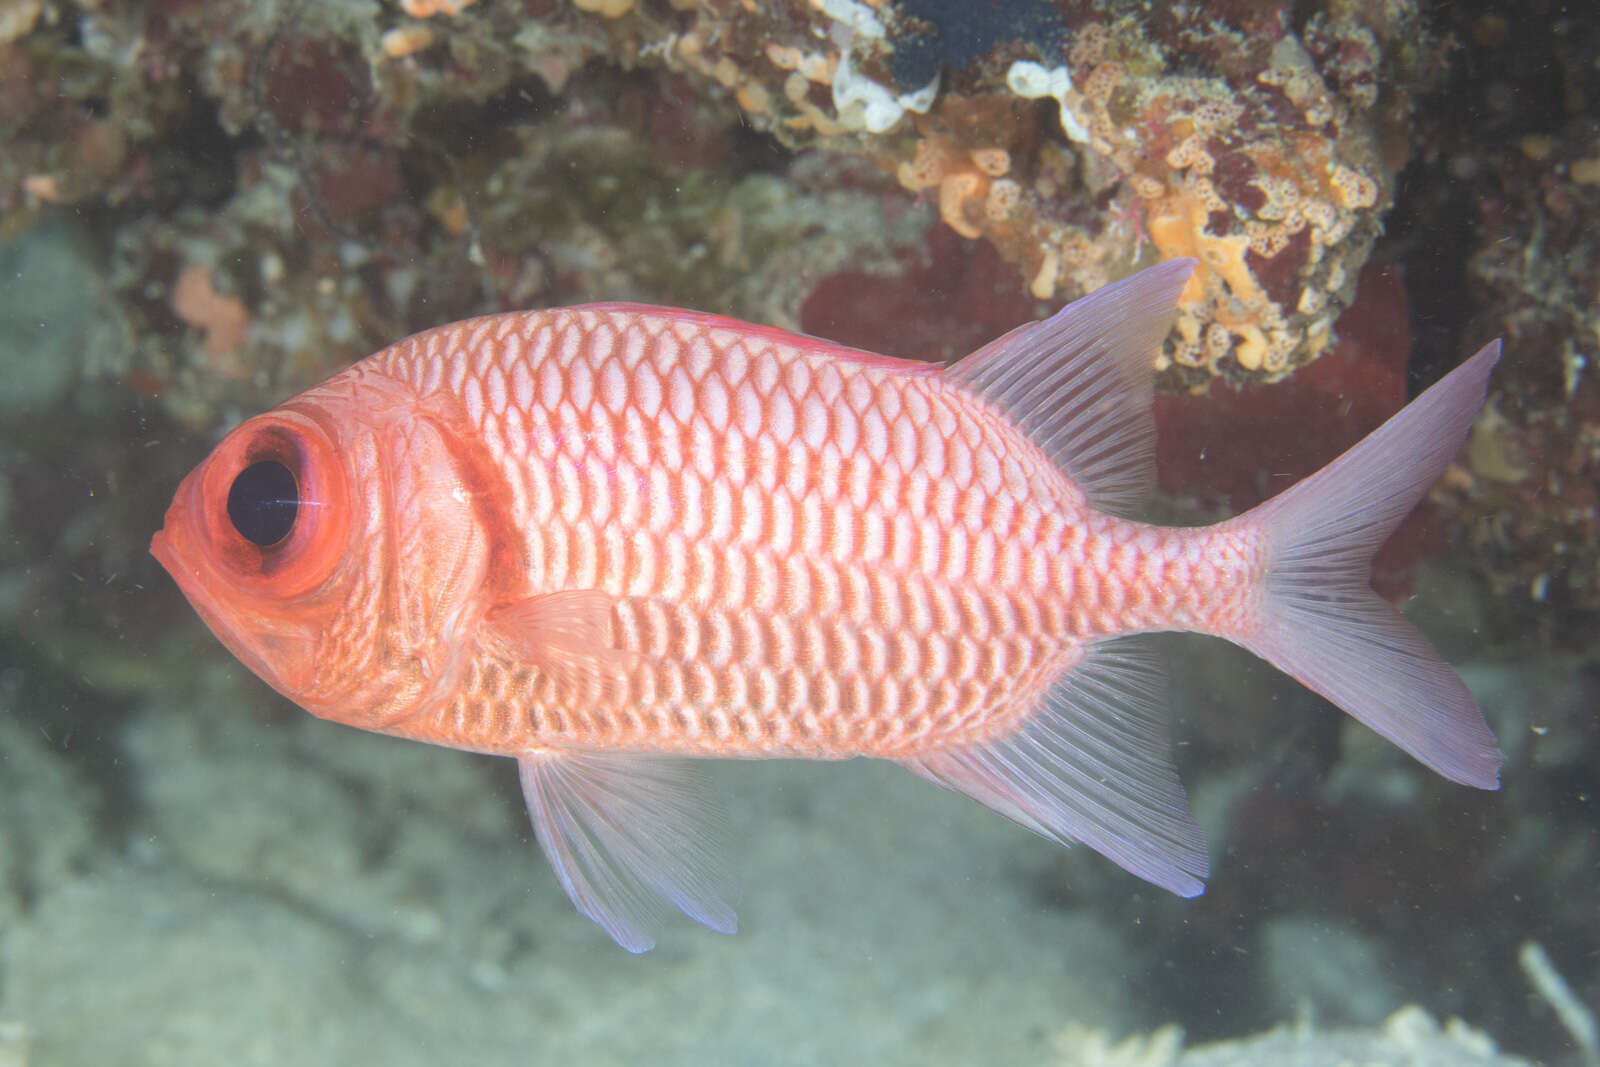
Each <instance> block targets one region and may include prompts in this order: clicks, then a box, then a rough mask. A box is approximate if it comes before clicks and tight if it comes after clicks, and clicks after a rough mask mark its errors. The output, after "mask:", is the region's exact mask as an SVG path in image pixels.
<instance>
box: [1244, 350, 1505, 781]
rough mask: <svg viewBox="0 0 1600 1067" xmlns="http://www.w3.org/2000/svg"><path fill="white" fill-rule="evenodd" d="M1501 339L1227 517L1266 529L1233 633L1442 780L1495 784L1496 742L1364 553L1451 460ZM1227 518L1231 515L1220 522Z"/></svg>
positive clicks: (1376, 545)
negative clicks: (1270, 494) (1244, 625)
mask: <svg viewBox="0 0 1600 1067" xmlns="http://www.w3.org/2000/svg"><path fill="white" fill-rule="evenodd" d="M1499 358H1500V342H1499V341H1495V342H1494V343H1493V344H1490V345H1488V346H1486V347H1485V348H1484V349H1483V350H1482V351H1480V352H1478V354H1477V355H1475V356H1473V357H1472V358H1471V359H1469V360H1467V361H1466V362H1465V363H1463V364H1462V365H1461V366H1460V367H1457V368H1456V369H1455V370H1454V371H1451V372H1450V373H1449V374H1448V375H1446V376H1445V377H1444V378H1443V379H1442V380H1441V381H1439V383H1438V384H1436V385H1435V386H1433V388H1431V389H1429V390H1428V391H1427V392H1425V393H1423V394H1422V395H1421V396H1419V397H1418V398H1417V399H1416V400H1414V401H1412V402H1411V403H1410V404H1409V405H1407V406H1406V407H1405V409H1404V410H1402V411H1401V412H1400V413H1399V414H1397V415H1395V416H1394V417H1393V418H1391V419H1390V420H1389V421H1388V422H1386V423H1384V424H1383V425H1382V426H1380V427H1379V428H1378V429H1376V430H1374V431H1373V432H1372V433H1371V434H1370V435H1368V436H1367V437H1366V439H1365V440H1363V441H1362V442H1361V443H1360V444H1358V445H1356V446H1355V447H1354V448H1352V449H1350V451H1348V452H1346V453H1345V454H1344V455H1342V456H1340V457H1339V458H1338V459H1336V460H1334V461H1333V462H1332V463H1330V464H1329V465H1328V466H1326V467H1324V468H1323V469H1322V470H1320V471H1318V472H1317V473H1316V474H1313V475H1312V476H1311V477H1309V478H1307V479H1306V480H1305V481H1303V482H1300V483H1299V484H1298V485H1296V486H1294V487H1293V488H1292V489H1290V490H1288V491H1287V492H1285V493H1283V494H1281V495H1279V496H1277V497H1274V498H1273V499H1271V500H1269V501H1267V502H1266V503H1265V504H1262V505H1261V506H1260V507H1258V508H1256V509H1255V510H1253V511H1250V512H1247V513H1246V514H1244V515H1241V516H1240V517H1239V518H1237V519H1234V520H1232V521H1233V523H1241V524H1258V525H1260V526H1261V527H1262V529H1263V530H1264V532H1265V534H1266V538H1267V546H1268V547H1267V552H1268V562H1267V574H1266V578H1265V582H1264V596H1263V597H1262V606H1261V611H1260V625H1259V628H1258V629H1257V630H1256V631H1255V632H1254V633H1251V634H1247V635H1243V636H1236V635H1231V634H1224V635H1223V636H1227V637H1232V638H1233V639H1234V640H1236V641H1238V642H1239V643H1240V644H1242V645H1244V646H1245V647H1246V648H1248V649H1250V650H1251V651H1252V652H1254V653H1256V654H1257V655H1259V656H1261V657H1263V658H1264V659H1266V660H1268V661H1269V662H1271V663H1272V664H1273V665H1274V666H1276V667H1278V668H1279V669H1280V670H1283V671H1286V672H1287V673H1289V674H1291V675H1293V676H1294V677H1295V678H1296V679H1298V680H1299V681H1300V682H1301V683H1302V684H1304V685H1305V686H1307V687H1308V688H1310V689H1312V690H1315V691H1316V692H1318V693H1320V694H1322V695H1323V696H1324V697H1326V698H1328V699H1329V700H1330V701H1332V702H1333V703H1335V704H1337V705H1338V706H1339V707H1341V708H1343V709H1344V710H1345V711H1346V712H1348V713H1349V714H1351V715H1353V716H1354V717H1355V718H1357V719H1359V720H1360V721H1361V722H1363V723H1366V724H1367V725H1368V726H1370V727H1371V728H1372V729H1374V730H1376V731H1377V732H1378V733H1380V734H1382V735H1383V736H1384V737H1387V738H1388V739H1389V740H1390V741H1393V742H1394V743H1395V744H1397V745H1399V746H1400V747H1401V748H1403V749H1405V750H1406V751H1407V752H1409V753H1411V754H1412V755H1413V756H1415V757H1416V758H1417V759H1419V760H1421V761H1422V762H1423V763H1425V764H1427V765H1428V766H1429V767H1432V768H1433V769H1434V770H1436V771H1438V772H1439V773H1440V774H1442V775H1444V776H1445V777H1446V778H1449V779H1451V780H1452V781H1456V782H1461V783H1463V784H1465V785H1472V786H1477V787H1479V788H1481V789H1497V788H1499V785H1500V780H1499V772H1500V750H1499V748H1498V747H1497V746H1496V744H1495V738H1494V734H1493V733H1491V732H1490V730H1489V726H1488V724H1487V723H1485V722H1484V720H1483V714H1482V712H1480V711H1479V710H1478V705H1477V703H1476V702H1475V701H1474V700H1473V698H1472V694H1471V693H1470V692H1468V691H1467V687H1466V686H1465V685H1464V684H1463V683H1462V681H1461V679H1460V678H1458V677H1457V676H1456V673H1455V671H1453V670H1451V669H1450V666H1449V664H1447V663H1445V662H1444V661H1443V660H1441V659H1440V658H1439V656H1438V654H1437V653H1436V652H1434V650H1433V649H1432V647H1430V646H1429V644H1428V642H1427V639H1426V638H1424V637H1423V636H1422V634H1420V633H1418V632H1417V630H1416V628H1415V627H1414V626H1412V625H1411V624H1410V623H1409V622H1407V621H1406V620H1405V619H1404V618H1403V617H1402V616H1401V615H1400V613H1399V612H1398V611H1396V610H1395V609H1394V608H1393V607H1392V606H1391V605H1390V604H1389V603H1388V602H1387V601H1385V600H1384V599H1383V598H1381V597H1379V596H1378V595H1377V594H1376V593H1374V592H1373V591H1372V589H1371V587H1370V585H1369V581H1370V579H1371V574H1372V555H1373V553H1374V552H1376V551H1377V550H1378V548H1379V546H1381V545H1382V544H1383V542H1384V541H1385V540H1387V539H1388V537H1389V535H1390V534H1391V533H1393V532H1394V528H1395V527H1396V526H1398V525H1399V523H1400V520H1401V519H1403V518H1405V516H1406V515H1407V513H1409V512H1410V511H1411V509H1412V508H1413V507H1415V506H1416V504H1417V501H1418V500H1420V499H1421V498H1422V495H1423V494H1424V493H1426V492H1427V491H1428V487H1429V486H1431V485H1432V484H1433V483H1434V482H1435V481H1436V480H1437V479H1438V477H1439V475H1440V474H1441V473H1443V471H1444V469H1445V467H1446V465H1448V464H1449V462H1450V460H1451V459H1452V458H1454V456H1455V454H1456V453H1457V451H1459V450H1460V448H1461V443H1462V442H1463V441H1464V440H1465V439H1466V436H1467V431H1468V430H1469V429H1471V427H1472V422H1473V419H1474V418H1475V417H1476V416H1477V414H1478V410H1479V409H1480V408H1481V407H1482V406H1483V400H1484V395H1485V392H1486V390H1487V388H1488V380H1489V372H1490V371H1491V370H1493V369H1494V365H1495V362H1496V361H1497V360H1498V359H1499ZM1230 525H1231V524H1230Z"/></svg>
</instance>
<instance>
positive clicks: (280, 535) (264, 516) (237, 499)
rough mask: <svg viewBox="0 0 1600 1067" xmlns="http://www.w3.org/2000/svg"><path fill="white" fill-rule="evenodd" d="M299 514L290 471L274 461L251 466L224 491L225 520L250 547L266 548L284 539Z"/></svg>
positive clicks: (297, 497) (296, 492)
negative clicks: (226, 492)
mask: <svg viewBox="0 0 1600 1067" xmlns="http://www.w3.org/2000/svg"><path fill="white" fill-rule="evenodd" d="M299 511H300V486H299V484H298V483H297V482H296V481H295V477H294V472H293V471H291V470H289V468H288V467H285V466H284V465H283V464H282V463H279V462H277V461H276V460H262V461H261V462H258V463H252V464H250V466H248V467H246V468H245V469H244V470H242V471H240V472H239V474H238V477H236V478H234V480H233V485H232V487H230V488H229V490H228V518H229V520H230V521H232V523H233V528H234V529H235V530H237V531H239V535H240V536H241V537H243V538H244V539H245V540H246V541H249V542H250V543H251V544H254V545H259V546H260V547H262V548H269V547H271V546H272V545H275V544H277V543H278V542H280V541H282V540H283V539H284V538H286V537H288V536H289V534H290V532H291V531H292V530H293V529H294V520H295V516H296V515H298V514H299Z"/></svg>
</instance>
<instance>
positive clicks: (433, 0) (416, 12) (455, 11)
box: [400, 0, 478, 19]
mask: <svg viewBox="0 0 1600 1067" xmlns="http://www.w3.org/2000/svg"><path fill="white" fill-rule="evenodd" d="M477 2H478V0H400V9H401V10H402V11H404V12H405V13H406V14H408V15H410V16H411V17H412V18H414V19H429V18H432V17H433V16H435V15H451V16H454V15H459V14H461V12H462V10H463V9H465V8H469V7H471V6H472V5H473V4H475V3H477Z"/></svg>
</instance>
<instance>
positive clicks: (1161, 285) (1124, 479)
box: [946, 259, 1195, 515]
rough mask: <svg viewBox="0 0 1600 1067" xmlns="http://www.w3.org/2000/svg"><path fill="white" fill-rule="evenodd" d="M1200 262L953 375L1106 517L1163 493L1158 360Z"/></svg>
mask: <svg viewBox="0 0 1600 1067" xmlns="http://www.w3.org/2000/svg"><path fill="white" fill-rule="evenodd" d="M1194 266H1195V261H1194V260H1192V259H1173V260H1168V261H1167V262H1165V263H1161V264H1158V265H1156V266H1154V267H1150V268H1148V269H1146V270H1142V271H1140V272H1139V273H1137V274H1135V275H1133V276H1132V277H1129V278H1124V279H1123V280H1122V281H1120V282H1117V283H1116V284H1114V285H1108V286H1106V287H1105V288H1104V289H1099V290H1096V291H1095V292H1093V293H1090V294H1089V295H1088V296H1086V297H1084V298H1083V299H1081V300H1076V301H1074V302H1072V303H1071V304H1068V305H1067V306H1066V307H1064V308H1062V309H1061V310H1060V311H1058V312H1056V313H1055V314H1054V315H1052V316H1051V317H1050V318H1048V319H1043V320H1041V321H1039V322H1031V323H1029V324H1028V325H1026V326H1019V327H1017V328H1016V329H1015V330H1012V331H1011V332H1010V333H1008V334H1006V335H1005V336H1003V337H999V338H996V339H995V340H993V341H990V342H989V343H988V344H986V345H984V346H983V347H982V348H980V349H978V350H977V351H976V352H974V353H972V354H971V355H969V356H967V357H966V358H964V359H962V360H961V361H959V362H958V363H956V364H954V365H953V366H952V367H950V369H949V371H947V372H946V373H948V374H949V375H950V377H951V378H952V379H953V380H955V381H958V382H961V383H962V384H964V385H967V386H969V387H971V388H972V389H974V390H976V391H977V392H979V393H982V394H983V396H984V397H985V398H986V399H988V400H990V401H991V402H993V403H995V404H998V405H999V406H1000V407H1002V408H1003V409H1005V411H1006V413H1007V414H1009V415H1010V416H1011V417H1012V418H1013V419H1015V420H1016V422H1017V424H1018V425H1019V426H1021V427H1022V428H1023V429H1024V430H1026V431H1027V432H1028V434H1029V435H1030V436H1031V437H1032V438H1033V439H1034V441H1035V442H1037V443H1038V444H1039V446H1040V447H1042V448H1043V449H1044V450H1045V452H1046V453H1048V454H1049V456H1050V458H1051V459H1053V460H1055V462H1056V463H1058V464H1059V465H1060V466H1061V468H1062V470H1064V471H1066V472H1067V475H1068V476H1069V477H1071V478H1072V480H1073V481H1074V482H1076V483H1077V485H1078V487H1079V488H1080V489H1082V490H1083V491H1084V492H1085V493H1086V494H1087V495H1088V497H1089V501H1090V502H1091V503H1092V504H1093V505H1094V506H1095V507H1096V508H1099V509H1101V510H1102V511H1107V512H1110V513H1112V514H1122V515H1125V514H1127V513H1128V511H1129V510H1130V509H1131V508H1133V507H1136V506H1137V505H1138V504H1139V503H1140V501H1142V500H1143V499H1144V497H1145V496H1146V495H1147V494H1148V493H1149V492H1150V490H1151V488H1152V487H1153V486H1154V484H1155V419H1154V417H1153V416H1152V415H1151V412H1150V404H1151V400H1152V399H1153V396H1154V385H1153V380H1154V375H1155V359H1156V353H1157V352H1158V351H1159V350H1160V346H1161V342H1162V340H1163V339H1164V338H1165V337H1166V335H1167V331H1168V330H1169V329H1170V328H1171V326H1172V314H1173V311H1174V310H1175V309H1176V307H1177V303H1178V294H1179V293H1181V292H1182V291H1183V287H1184V286H1185V285H1186V284H1188V281H1189V275H1190V274H1191V273H1193V271H1194Z"/></svg>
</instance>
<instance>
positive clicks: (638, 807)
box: [517, 752, 739, 952]
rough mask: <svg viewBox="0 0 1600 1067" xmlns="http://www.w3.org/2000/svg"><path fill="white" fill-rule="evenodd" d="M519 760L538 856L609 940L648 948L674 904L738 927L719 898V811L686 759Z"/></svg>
mask: <svg viewBox="0 0 1600 1067" xmlns="http://www.w3.org/2000/svg"><path fill="white" fill-rule="evenodd" d="M517 765H518V767H519V769H520V771H521V777H522V795H523V797H524V798H525V799H526V800H527V802H528V814H529V815H530V816H531V817H532V819H533V829H534V832H535V834H536V835H537V837H538V839H539V847H540V849H542V850H543V852H544V854H545V858H546V859H548V860H549V861H550V865H551V866H552V867H554V868H555V871H556V877H558V878H560V879H561V884H562V886H563V887H564V888H565V889H566V891H567V896H568V897H570V898H572V902H573V903H574V904H576V905H577V906H578V910H579V911H581V912H583V914H585V915H587V916H588V917H589V918H591V919H593V920H594V921H595V922H596V923H599V924H600V928H601V929H602V930H604V931H605V932H606V933H607V934H609V935H610V936H611V939H612V940H613V941H615V942H616V943H617V944H619V945H621V946H622V947H623V948H625V949H627V950H628V951H629V952H648V951H650V949H652V948H654V947H655V943H656V942H655V936H654V932H655V931H656V930H657V929H658V928H659V927H660V926H661V925H662V924H663V922H664V921H665V920H666V918H667V917H668V916H669V915H670V914H671V909H672V908H674V907H675V908H677V909H678V910H680V911H682V912H683V913H684V914H685V915H687V916H689V918H691V919H693V920H695V921H696V922H699V923H703V924H705V925H706V926H709V927H710V928H711V929H713V930H715V931H717V932H718V933H719V934H731V933H733V932H735V931H736V930H737V929H738V924H739V920H738V917H737V916H736V915H735V914H734V912H733V908H731V907H730V906H729V905H728V904H727V902H726V898H727V897H728V896H730V895H731V894H730V893H729V886H730V879H729V878H728V877H727V875H726V871H725V869H724V867H723V860H722V857H723V849H722V847H721V837H722V833H723V830H724V828H725V823H726V820H725V818H724V816H723V814H722V811H721V809H720V808H719V807H718V806H717V805H716V804H715V803H714V802H712V800H711V799H710V796H709V793H708V791H707V789H706V786H705V783H704V782H703V781H702V779H701V778H700V775H699V774H698V772H696V771H695V769H694V768H693V767H691V766H689V765H688V763H687V762H686V761H684V760H672V759H661V758H658V757H651V756H618V755H610V754H602V753H559V752H526V753H523V754H522V755H521V756H519V757H517Z"/></svg>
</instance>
